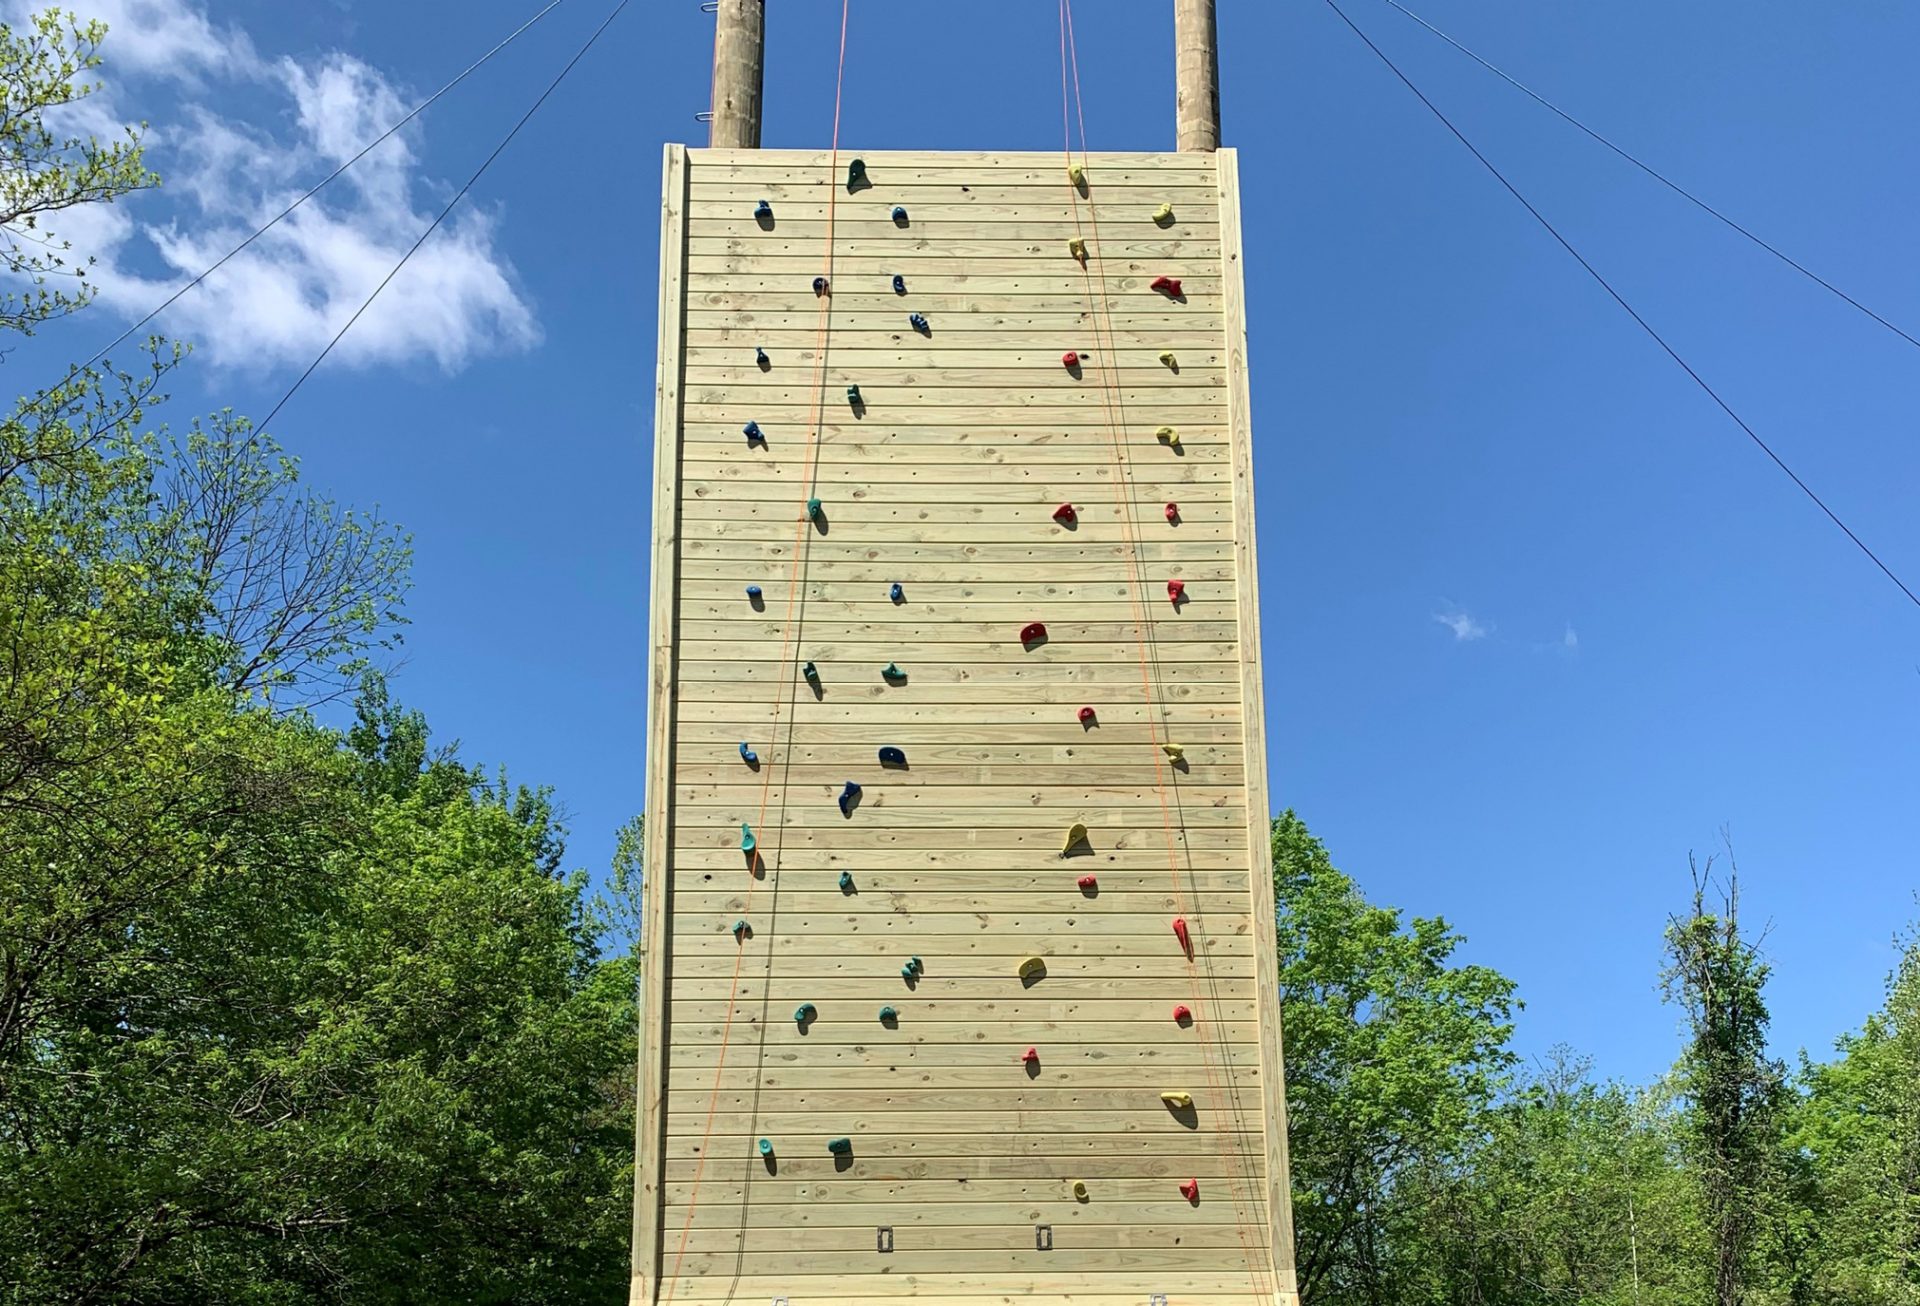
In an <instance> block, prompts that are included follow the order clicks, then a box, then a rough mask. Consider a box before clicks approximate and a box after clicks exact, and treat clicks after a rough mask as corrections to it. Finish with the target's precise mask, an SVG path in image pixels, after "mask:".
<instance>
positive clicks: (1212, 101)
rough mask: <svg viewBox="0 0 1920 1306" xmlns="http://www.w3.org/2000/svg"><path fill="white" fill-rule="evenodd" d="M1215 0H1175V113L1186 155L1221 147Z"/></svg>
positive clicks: (1179, 143) (1218, 46)
mask: <svg viewBox="0 0 1920 1306" xmlns="http://www.w3.org/2000/svg"><path fill="white" fill-rule="evenodd" d="M1213 5H1214V0H1173V52H1174V84H1175V92H1176V94H1175V98H1174V114H1175V121H1176V124H1177V134H1176V137H1175V140H1176V144H1177V147H1178V148H1179V150H1180V152H1181V153H1183V154H1186V153H1194V152H1200V153H1207V152H1211V151H1213V150H1217V149H1219V148H1220V42H1219V36H1218V33H1217V30H1216V28H1215V26H1214V21H1213Z"/></svg>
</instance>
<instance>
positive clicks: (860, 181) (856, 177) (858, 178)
mask: <svg viewBox="0 0 1920 1306" xmlns="http://www.w3.org/2000/svg"><path fill="white" fill-rule="evenodd" d="M866 184H867V161H866V160H865V159H854V160H852V161H851V162H849V163H848V164H847V189H848V190H859V189H860V188H861V187H862V186H864V185H866Z"/></svg>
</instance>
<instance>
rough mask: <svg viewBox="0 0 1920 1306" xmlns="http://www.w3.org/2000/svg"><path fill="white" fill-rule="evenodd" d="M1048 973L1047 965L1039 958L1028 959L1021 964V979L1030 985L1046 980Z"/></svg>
mask: <svg viewBox="0 0 1920 1306" xmlns="http://www.w3.org/2000/svg"><path fill="white" fill-rule="evenodd" d="M1046 973H1047V963H1046V962H1044V961H1042V960H1040V958H1038V957H1028V958H1027V959H1026V960H1025V961H1023V962H1021V963H1020V978H1021V979H1022V980H1024V981H1027V982H1029V983H1031V982H1032V981H1034V980H1037V979H1043V978H1045V976H1046Z"/></svg>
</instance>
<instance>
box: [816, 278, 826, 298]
mask: <svg viewBox="0 0 1920 1306" xmlns="http://www.w3.org/2000/svg"><path fill="white" fill-rule="evenodd" d="M813 293H814V294H816V295H824V294H826V293H827V279H826V278H825V277H815V278H814V279H813Z"/></svg>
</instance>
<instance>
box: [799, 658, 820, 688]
mask: <svg viewBox="0 0 1920 1306" xmlns="http://www.w3.org/2000/svg"><path fill="white" fill-rule="evenodd" d="M800 674H801V675H803V676H805V677H806V678H807V679H808V680H810V681H812V682H813V683H814V684H816V685H817V684H819V683H820V668H819V667H816V666H814V665H813V663H811V662H809V663H807V664H806V665H805V666H803V667H801V668H800Z"/></svg>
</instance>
